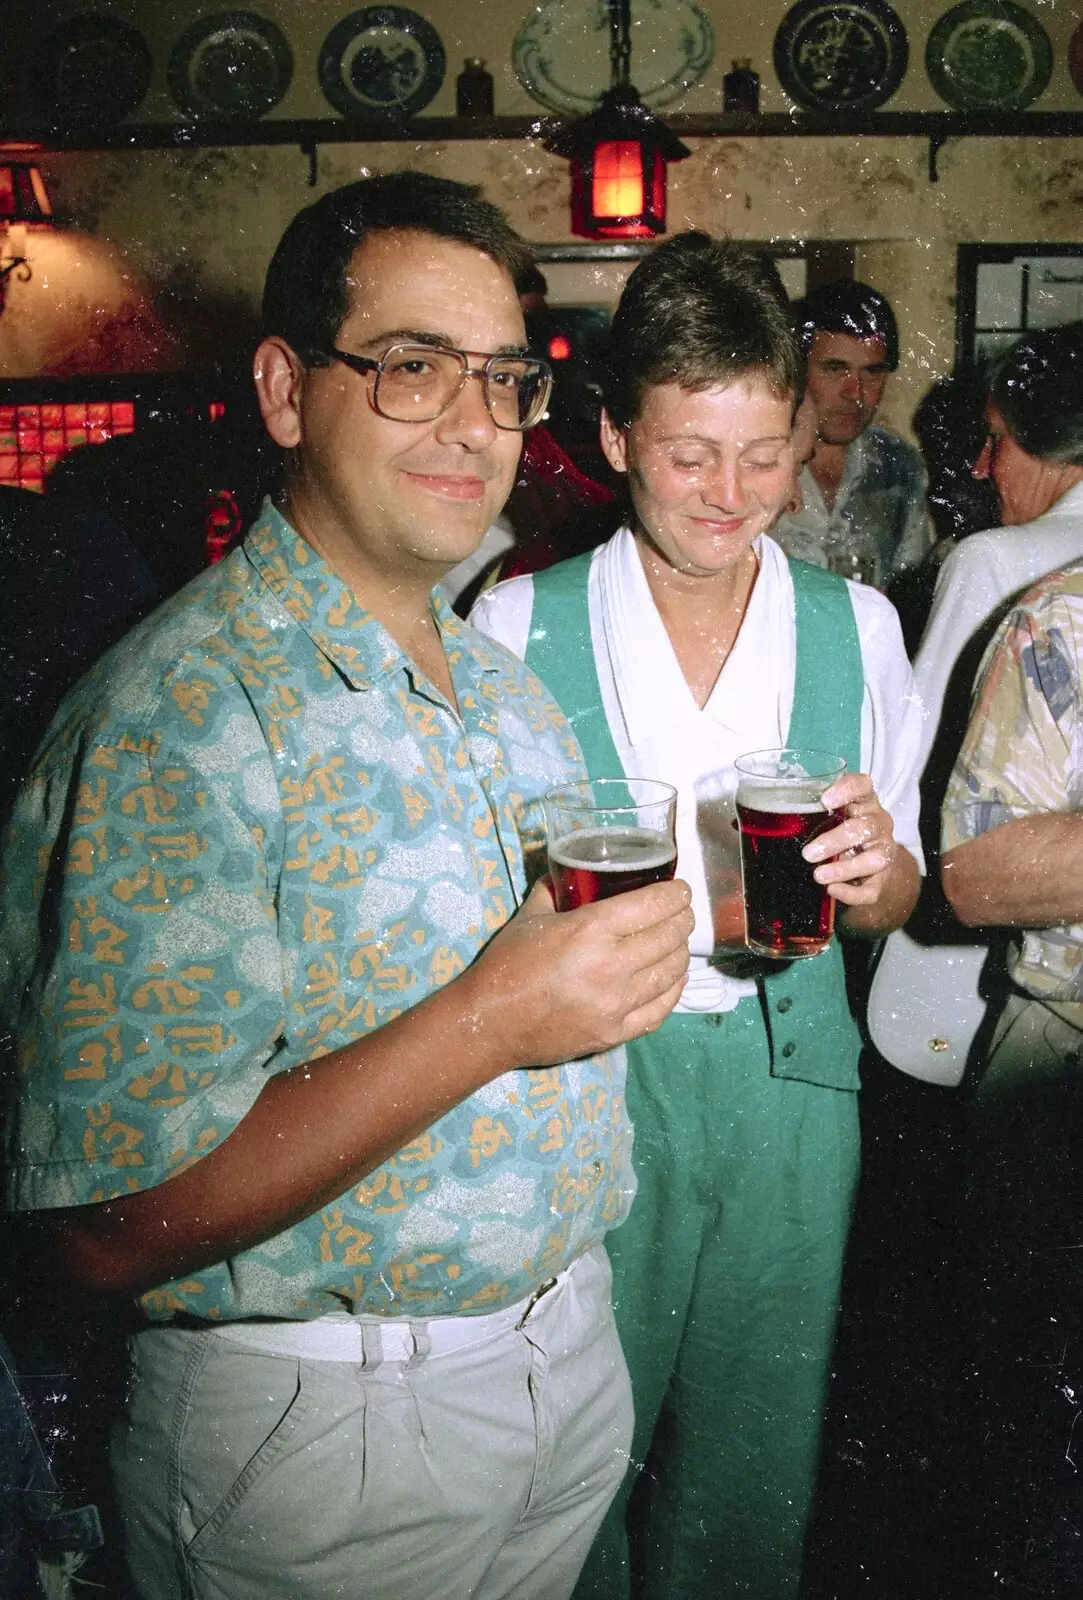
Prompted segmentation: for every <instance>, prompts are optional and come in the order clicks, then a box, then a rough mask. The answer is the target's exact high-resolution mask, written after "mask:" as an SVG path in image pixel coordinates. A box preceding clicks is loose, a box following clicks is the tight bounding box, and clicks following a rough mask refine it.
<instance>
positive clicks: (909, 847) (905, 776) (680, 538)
mask: <svg viewBox="0 0 1083 1600" xmlns="http://www.w3.org/2000/svg"><path fill="white" fill-rule="evenodd" d="M609 356H610V366H609V373H608V381H607V387H606V403H605V410H604V411H603V415H602V425H601V435H602V446H603V449H604V450H605V453H606V456H607V458H608V460H609V462H610V464H611V465H612V466H613V467H614V468H615V469H616V470H617V471H618V472H620V473H623V474H625V475H626V477H627V483H628V489H629V496H630V512H629V519H628V522H627V523H626V525H625V526H624V527H623V528H621V529H620V531H619V532H618V533H617V534H616V535H615V536H614V537H613V538H612V539H611V540H610V541H609V542H608V543H607V544H605V545H603V546H602V547H601V548H600V549H599V550H597V551H594V552H592V553H589V554H587V555H585V556H581V557H579V558H577V559H575V560H573V561H569V562H564V563H562V564H561V565H559V566H556V567H552V568H550V569H548V570H547V571H545V572H542V573H537V574H535V575H534V576H533V577H520V578H516V579H512V580H511V581H509V582H508V583H506V584H501V585H498V586H497V588H495V589H494V590H492V591H490V593H489V594H487V595H485V596H483V597H482V599H481V600H480V601H479V602H478V605H477V607H476V608H475V613H474V621H475V622H476V623H477V625H478V626H480V627H481V628H482V629H483V631H485V632H487V633H490V634H491V635H492V636H494V637H495V638H497V639H499V640H500V641H501V642H503V643H504V644H506V645H508V647H509V648H510V649H512V650H513V651H515V652H516V653H517V654H519V655H522V656H524V657H525V659H526V661H527V664H528V665H530V666H532V667H533V668H534V670H535V671H536V672H537V673H538V675H539V676H540V677H541V678H542V680H543V681H544V682H545V683H546V684H547V685H548V687H549V688H550V691H551V692H552V693H553V694H554V696H555V698H556V699H557V701H558V703H559V704H560V705H561V707H562V709H563V710H564V711H565V713H566V715H568V717H569V718H570V720H571V721H572V723H573V725H574V727H575V729H576V733H577V735H578V737H579V740H580V743H581V744H582V746H583V751H584V755H585V758H586V762H587V767H588V770H589V771H590V772H591V773H592V774H593V775H595V776H604V775H609V774H612V773H614V772H616V773H617V774H619V773H620V772H622V771H623V772H624V773H625V774H626V775H628V776H636V777H650V778H661V779H665V780H667V781H669V782H670V783H673V784H675V785H676V787H677V789H678V794H679V810H678V822H677V844H678V860H679V864H680V866H679V870H680V872H681V875H682V877H684V878H686V879H687V880H688V882H689V883H690V884H691V885H692V890H693V907H694V910H695V915H696V926H695V931H694V933H693V935H692V939H691V966H692V970H691V975H690V978H689V981H688V984H687V986H686V989H685V991H684V995H683V998H682V1000H681V1002H680V1004H679V1006H678V1009H677V1012H675V1013H674V1015H673V1017H672V1018H671V1019H670V1020H669V1021H668V1022H667V1023H666V1024H665V1025H664V1026H663V1027H662V1028H661V1029H660V1030H659V1031H658V1032H657V1033H656V1034H654V1035H653V1036H651V1037H648V1038H644V1039H640V1040H637V1041H635V1042H634V1043H633V1044H631V1045H629V1047H628V1067H629V1081H628V1105H629V1111H630V1113H631V1117H632V1121H633V1124H634V1127H635V1165H636V1170H637V1174H638V1178H639V1191H638V1197H637V1199H636V1201H635V1204H634V1205H633V1207H632V1214H631V1217H630V1219H629V1221H628V1223H627V1224H626V1225H624V1226H623V1227H621V1228H620V1229H618V1230H616V1231H615V1232H614V1233H613V1234H611V1236H610V1237H611V1241H612V1245H613V1248H612V1260H613V1267H614V1304H615V1307H616V1312H617V1320H618V1326H619V1328H620V1331H621V1335H622V1340H623V1342H624V1348H625V1352H626V1355H627V1358H628V1364H629V1369H630V1371H631V1375H632V1387H633V1394H634V1397H635V1403H636V1414H637V1422H636V1436H635V1440H634V1442H633V1447H632V1468H631V1470H630V1471H629V1473H628V1475H627V1477H626V1479H625V1483H624V1486H623V1490H622V1493H621V1495H620V1496H618V1500H617V1501H616V1502H615V1505H614V1507H613V1509H612V1510H611V1512H610V1515H609V1518H608V1519H607V1522H606V1524H605V1527H604V1528H603V1531H602V1534H601V1535H600V1537H599V1541H598V1542H597V1543H596V1545H595V1547H594V1550H593V1552H592V1555H591V1558H590V1560H589V1561H588V1564H587V1568H586V1570H585V1571H584V1574H583V1577H582V1578H581V1580H580V1585H579V1588H578V1589H577V1591H576V1593H577V1596H585V1595H600V1596H607V1597H609V1596H612V1597H619V1596H626V1595H627V1594H628V1593H629V1581H630V1580H629V1551H628V1546H627V1542H626V1534H625V1523H626V1516H627V1510H628V1503H629V1497H630V1496H631V1494H632V1491H633V1489H635V1491H636V1498H635V1504H634V1513H635V1514H634V1516H633V1517H632V1518H630V1519H627V1520H628V1526H629V1528H630V1530H631V1533H632V1548H631V1556H630V1559H631V1567H632V1570H633V1571H634V1572H635V1573H636V1575H637V1577H636V1582H637V1593H639V1594H643V1595H647V1596H651V1597H658V1600H661V1597H662V1596H665V1597H666V1600H676V1597H680V1596H699V1595H702V1596H711V1597H712V1600H715V1597H721V1596H728V1595H741V1596H759V1597H761V1600H782V1597H785V1596H791V1595H793V1594H794V1593H795V1591H796V1587H797V1583H798V1579H799V1576H800V1567H801V1553H802V1544H803V1539H804V1532H805V1526H806V1522H807V1519H808V1514H809V1507H810V1503H811V1496H812V1490H813V1487H814V1482H815V1474H816V1466H817V1457H818V1450H819V1433H820V1419H821V1413H822V1407H823V1400H824V1392H825V1387H826V1379H827V1372H828V1363H829V1359H830V1352H831V1344H832V1338H833V1334H834V1326H835V1317H836V1309H837V1302H838V1293H839V1279H840V1273H841V1265H842V1256H843V1250H844V1246H845V1242H846V1235H847V1230H848V1226H849V1217H850V1205H851V1198H852V1194H853V1188H854V1183H855V1180H856V1175H857V1166H858V1124H857V1108H856V1095H855V1094H854V1092H853V1091H854V1090H856V1088H857V1086H858V1078H857V1058H858V1051H859V1039H858V1033H857V1029H856V1027H855V1025H854V1022H853V1019H852V1017H851V1015H850V1012H849V1008H848V1006H847V1001H846V991H845V984H844V978H843V969H842V958H841V954H840V951H839V948H838V945H837V943H836V944H834V945H833V946H832V947H831V948H830V950H829V951H828V953H827V954H825V955H824V956H822V957H820V958H818V959H817V960H815V961H797V962H794V963H791V964H788V965H786V964H776V965H775V967H774V970H769V968H770V965H771V964H770V963H760V964H759V965H758V966H756V965H755V964H754V963H752V962H751V960H750V958H749V953H748V951H747V949H746V948H744V924H743V908H742V901H741V894H740V877H739V864H738V854H737V839H736V834H735V832H734V828H733V820H734V795H735V790H736V773H735V770H734V762H735V760H736V758H737V757H739V756H740V755H742V754H744V753H747V752H750V751H754V750H762V749H764V748H766V747H773V746H774V747H777V746H784V745H787V744H790V745H802V746H806V747H813V748H818V749H828V750H831V751H833V752H835V753H837V754H841V755H843V756H845V757H846V760H847V775H846V776H844V777H843V778H841V779H840V780H839V781H837V782H836V783H835V784H834V785H833V787H832V788H831V789H829V790H828V791H827V794H826V796H825V803H826V804H827V805H828V806H829V807H830V808H832V809H837V810H840V811H842V812H844V813H845V820H844V821H842V822H841V824H839V825H838V826H836V827H834V828H832V829H831V830H830V831H829V832H827V833H825V834H824V835H823V836H822V838H821V839H820V840H818V841H816V843H815V844H814V845H810V846H808V847H807V855H806V859H808V860H809V862H810V865H809V871H810V873H812V872H814V874H815V877H816V878H817V879H818V881H819V882H821V883H823V884H828V885H830V891H829V892H830V893H831V895H832V896H833V897H834V898H835V900H836V901H837V909H838V913H839V916H838V922H839V926H840V929H841V930H842V931H843V932H844V933H846V934H848V935H849V934H854V935H858V936H865V937H875V936H878V935H880V934H882V933H884V932H886V931H887V930H888V929H889V928H893V927H896V926H897V925H898V924H899V923H900V922H902V921H903V920H904V919H905V917H906V916H907V915H908V913H909V911H910V908H911V906H912V905H913V902H914V898H915V896H916V893H917V885H918V874H919V866H918V862H919V860H920V849H919V845H918V841H917V830H916V823H917V791H916V787H915V783H914V770H913V768H914V762H913V751H914V749H915V748H916V743H917V737H918V731H919V723H920V714H919V712H918V709H917V706H916V704H915V702H914V699H913V696H912V693H911V679H910V669H909V666H908V664H907V661H906V656H905V653H904V651H903V647H902V641H901V636H900V633H899V627H898V619H897V617H896V615H895V612H894V610H893V609H892V607H891V606H890V604H889V603H888V602H887V601H886V600H885V599H884V598H883V597H882V596H881V595H880V594H878V593H877V592H876V591H875V590H872V589H870V588H865V587H862V586H860V585H857V584H853V583H848V582H847V581H846V580H844V579H842V578H840V577H838V576H836V575H835V574H833V573H829V572H825V571H823V570H822V569H820V568H812V567H808V566H805V565H804V563H801V562H788V561H787V559H786V557H785V556H784V555H783V553H782V551H781V550H780V549H779V547H778V546H777V545H776V544H775V543H774V542H773V541H772V540H771V538H770V537H769V534H768V530H769V529H770V528H771V526H772V524H773V523H774V521H775V518H776V517H777V516H778V514H779V512H780V511H781V509H782V508H783V507H784V506H785V505H786V503H787V501H788V499H789V498H790V495H791V493H792V480H793V453H792V445H791V427H792V422H793V413H794V403H795V398H796V393H797V388H798V379H799V363H798V356H797V352H796V349H795V346H794V342H793V336H792V334H791V331H790V324H789V311H788V307H787V305H786V301H785V296H784V294H783V293H782V290H781V287H780V285H779V283H778V279H777V275H776V274H775V273H774V269H773V268H772V267H771V265H770V264H769V263H768V262H766V261H764V260H762V259H761V258H760V257H758V256H756V255H755V254H753V253H752V252H750V251H747V250H743V249H739V248H737V247H736V246H732V245H726V244H720V243H718V242H716V241H715V240H713V239H710V238H708V237H707V236H705V235H703V234H700V233H688V234H683V235H679V236H678V237H676V238H674V239H672V240H670V241H669V242H668V243H666V244H664V245H662V246H660V247H659V248H658V249H657V250H656V251H655V252H654V253H653V254H652V255H651V256H650V257H648V258H647V259H646V260H645V261H644V262H643V263H641V265H640V266H639V267H637V269H636V270H635V272H634V273H633V274H632V276H631V278H630V279H629V281H628V284H627V287H626V288H625V291H624V294H623V296H622V299H621V302H620V305H619V307H618V309H617V312H616V315H615V318H614V323H613V329H612V337H611V341H610V351H609ZM814 858H815V862H817V863H819V864H817V865H814V864H813V863H814ZM572 914H574V913H572ZM644 1462H646V1465H647V1470H646V1472H643V1473H642V1474H640V1469H641V1468H642V1467H643V1465H644Z"/></svg>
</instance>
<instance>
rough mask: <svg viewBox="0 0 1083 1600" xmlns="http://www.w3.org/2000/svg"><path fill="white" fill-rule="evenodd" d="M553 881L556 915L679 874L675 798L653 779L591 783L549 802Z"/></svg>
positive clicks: (552, 793)
mask: <svg viewBox="0 0 1083 1600" xmlns="http://www.w3.org/2000/svg"><path fill="white" fill-rule="evenodd" d="M545 822H546V833H547V836H548V846H549V877H550V879H551V880H552V884H553V898H554V900H555V901H556V907H557V910H558V911H574V910H575V908H576V907H577V906H585V905H589V904H590V903H591V901H593V900H608V898H609V896H610V895H614V894H623V893H624V892H625V891H626V890H628V889H641V888H642V887H643V886H644V884H648V883H661V882H663V881H664V880H665V879H666V878H672V876H673V874H674V872H675V871H676V870H677V835H676V824H677V791H676V789H674V788H673V787H672V785H671V784H668V783H658V782H656V781H655V780H654V779H653V778H588V779H586V780H585V781H584V782H583V783H569V784H564V785H562V786H561V787H560V788H557V789H550V790H549V793H548V794H547V795H546V796H545Z"/></svg>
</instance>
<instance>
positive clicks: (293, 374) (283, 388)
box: [252, 335, 304, 450]
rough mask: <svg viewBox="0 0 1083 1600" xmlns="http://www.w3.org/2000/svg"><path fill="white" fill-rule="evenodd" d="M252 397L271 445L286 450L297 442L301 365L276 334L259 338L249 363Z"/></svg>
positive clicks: (298, 441) (302, 372)
mask: <svg viewBox="0 0 1083 1600" xmlns="http://www.w3.org/2000/svg"><path fill="white" fill-rule="evenodd" d="M252 377H253V379H254V380H255V385H256V398H257V399H258V400H259V408H260V411H261V412H262V413H263V422H264V426H265V427H266V429H267V432H268V433H269V434H270V435H271V438H272V439H273V440H274V442H275V444H278V445H281V446H282V447H283V449H285V450H290V449H292V448H293V447H294V446H295V445H297V444H299V443H300V442H301V387H302V384H303V382H304V367H303V366H302V365H301V362H300V360H299V358H298V357H297V355H296V354H295V352H294V351H293V350H292V349H291V347H290V346H289V345H288V344H287V343H286V341H285V339H280V338H278V337H277V335H272V336H271V337H270V338H268V339H264V340H262V341H261V343H260V345H259V348H258V349H257V350H256V354H255V358H254V360H253V362H252Z"/></svg>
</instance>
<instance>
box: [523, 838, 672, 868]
mask: <svg viewBox="0 0 1083 1600" xmlns="http://www.w3.org/2000/svg"><path fill="white" fill-rule="evenodd" d="M674 853H675V851H674V846H673V841H672V839H670V837H669V835H668V834H664V833H656V832H655V831H654V830H653V829H652V828H582V829H580V830H579V831H578V832H577V833H566V834H565V835H564V837H563V839H558V840H557V842H556V844H554V845H553V846H552V848H551V849H550V851H549V856H550V859H551V860H552V861H559V862H560V864H561V866H564V867H590V868H591V869H592V870H593V871H595V872H597V871H599V870H601V871H603V872H643V871H645V870H646V869H647V868H649V867H661V866H664V865H665V864H666V863H667V862H669V861H672V860H673V856H674Z"/></svg>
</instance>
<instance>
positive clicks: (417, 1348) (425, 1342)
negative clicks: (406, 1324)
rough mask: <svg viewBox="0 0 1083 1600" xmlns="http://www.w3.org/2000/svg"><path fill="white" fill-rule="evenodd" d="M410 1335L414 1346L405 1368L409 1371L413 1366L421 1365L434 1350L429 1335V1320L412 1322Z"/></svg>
mask: <svg viewBox="0 0 1083 1600" xmlns="http://www.w3.org/2000/svg"><path fill="white" fill-rule="evenodd" d="M410 1335H411V1337H412V1339H413V1342H414V1348H413V1353H412V1354H411V1356H410V1359H409V1361H407V1363H406V1367H405V1370H406V1371H407V1372H408V1371H409V1370H410V1368H411V1367H419V1366H420V1365H421V1363H422V1362H423V1361H424V1360H425V1357H426V1356H427V1355H429V1354H430V1353H431V1351H432V1340H431V1339H430V1337H429V1325H428V1323H427V1322H411V1324H410Z"/></svg>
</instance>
